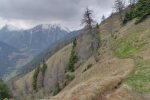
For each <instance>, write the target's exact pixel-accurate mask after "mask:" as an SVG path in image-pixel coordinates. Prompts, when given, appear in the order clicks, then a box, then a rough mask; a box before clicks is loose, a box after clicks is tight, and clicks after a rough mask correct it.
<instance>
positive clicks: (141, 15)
mask: <svg viewBox="0 0 150 100" xmlns="http://www.w3.org/2000/svg"><path fill="white" fill-rule="evenodd" d="M149 5H150V0H138V1H137V3H136V4H134V6H133V5H130V6H131V10H130V11H129V12H127V13H126V15H125V18H124V21H123V23H124V24H126V23H127V22H128V21H130V20H132V19H134V18H137V19H138V21H137V22H140V21H142V20H143V19H145V18H146V17H147V16H148V15H149V14H150V6H149Z"/></svg>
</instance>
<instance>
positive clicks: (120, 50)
mask: <svg viewBox="0 0 150 100" xmlns="http://www.w3.org/2000/svg"><path fill="white" fill-rule="evenodd" d="M149 23H150V19H147V20H145V21H144V22H142V23H140V24H138V25H132V24H128V26H125V28H126V27H128V28H127V29H126V30H124V33H126V34H125V35H124V37H121V38H119V39H117V40H115V42H114V45H115V46H114V52H115V54H116V55H117V56H118V57H120V58H131V59H134V61H135V66H136V69H135V72H134V73H133V74H131V75H130V76H129V77H128V78H127V79H126V81H125V83H126V84H128V85H130V86H131V87H132V88H133V89H134V90H136V91H138V92H149V93H150V78H149V77H150V74H149V73H150V59H149V58H148V56H149V57H150V53H149V52H150V29H149V28H150V27H149V26H150V24H149ZM130 26H131V27H130ZM129 27H130V28H129Z"/></svg>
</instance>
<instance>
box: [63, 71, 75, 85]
mask: <svg viewBox="0 0 150 100" xmlns="http://www.w3.org/2000/svg"><path fill="white" fill-rule="evenodd" d="M74 78H75V75H74V74H71V73H67V74H66V75H65V83H64V85H65V86H67V85H68V84H69V83H70V82H71V81H72V80H73V79H74Z"/></svg>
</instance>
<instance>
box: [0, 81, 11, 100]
mask: <svg viewBox="0 0 150 100" xmlns="http://www.w3.org/2000/svg"><path fill="white" fill-rule="evenodd" d="M10 97H11V95H10V91H9V88H8V87H7V85H6V84H5V83H4V82H3V81H2V80H1V79H0V100H3V99H5V98H10Z"/></svg>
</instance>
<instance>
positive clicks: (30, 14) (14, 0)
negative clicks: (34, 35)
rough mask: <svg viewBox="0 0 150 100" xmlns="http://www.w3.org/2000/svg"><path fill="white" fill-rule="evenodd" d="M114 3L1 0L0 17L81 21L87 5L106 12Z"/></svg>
mask: <svg viewBox="0 0 150 100" xmlns="http://www.w3.org/2000/svg"><path fill="white" fill-rule="evenodd" d="M112 3H113V0H0V17H2V18H5V19H19V20H34V21H41V22H42V21H61V22H64V23H67V22H68V23H69V22H70V23H73V22H75V23H76V22H77V20H78V23H79V21H80V18H81V14H82V12H83V9H84V8H85V7H87V6H89V7H90V6H91V7H92V8H94V9H96V10H97V9H100V11H102V10H103V12H101V13H106V12H107V11H109V10H110V9H111V8H112ZM71 21H72V22H71Z"/></svg>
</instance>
